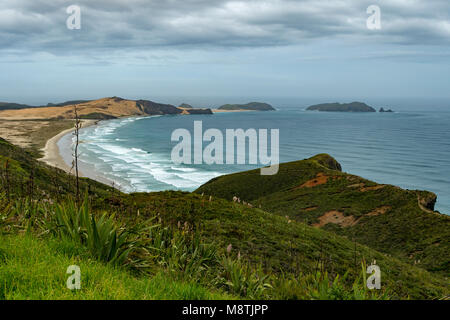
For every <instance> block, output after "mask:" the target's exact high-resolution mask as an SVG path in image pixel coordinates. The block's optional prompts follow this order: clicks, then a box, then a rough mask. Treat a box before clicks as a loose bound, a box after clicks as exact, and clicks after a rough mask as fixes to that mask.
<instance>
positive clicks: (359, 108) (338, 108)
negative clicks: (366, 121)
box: [306, 102, 376, 112]
mask: <svg viewBox="0 0 450 320" xmlns="http://www.w3.org/2000/svg"><path fill="white" fill-rule="evenodd" d="M306 110H309V111H323V112H376V110H375V109H374V108H372V107H371V106H368V105H367V104H365V103H364V102H352V103H338V102H335V103H322V104H316V105H313V106H310V107H308V108H307V109H306Z"/></svg>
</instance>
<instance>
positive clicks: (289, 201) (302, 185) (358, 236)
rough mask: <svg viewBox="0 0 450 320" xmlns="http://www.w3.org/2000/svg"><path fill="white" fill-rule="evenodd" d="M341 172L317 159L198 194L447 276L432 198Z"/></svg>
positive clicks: (448, 235)
mask: <svg viewBox="0 0 450 320" xmlns="http://www.w3.org/2000/svg"><path fill="white" fill-rule="evenodd" d="M340 170H341V166H340V165H339V164H338V163H337V161H336V160H335V159H333V158H332V157H330V156H328V155H318V156H315V157H313V158H310V159H307V160H302V161H295V162H290V163H285V164H282V165H281V166H280V170H279V172H278V174H277V175H274V176H261V175H260V172H259V170H253V171H248V172H243V173H236V174H231V175H227V176H222V177H218V178H215V179H213V180H211V181H210V182H208V183H206V184H205V185H203V186H201V187H200V188H199V189H198V190H197V191H196V192H197V193H205V194H208V195H213V196H215V197H220V198H224V199H228V200H231V199H232V198H233V197H234V196H237V197H239V198H240V199H242V200H243V201H246V202H250V203H251V204H252V205H253V206H255V207H261V208H262V209H263V210H265V211H268V212H271V213H274V214H277V215H280V216H283V217H285V216H287V217H288V218H289V219H291V220H294V221H298V222H306V223H308V224H309V225H312V226H314V227H317V228H322V229H325V230H328V231H332V232H334V233H336V234H339V235H343V236H346V237H347V238H348V239H355V240H356V241H357V242H359V243H362V244H365V245H367V246H370V247H371V248H374V249H376V250H378V251H381V252H384V253H386V254H390V255H393V256H396V257H398V258H401V259H402V260H403V261H405V262H406V263H409V264H411V265H414V264H416V265H417V266H420V267H422V268H424V269H427V270H429V271H436V272H440V273H442V274H444V275H446V276H449V272H450V264H449V261H450V217H449V216H447V215H442V214H439V213H437V212H434V211H433V209H434V203H435V201H436V196H435V195H434V194H433V193H430V192H426V191H415V190H403V189H401V188H398V187H395V186H391V185H380V184H377V183H375V182H372V181H369V180H366V179H363V178H361V177H358V176H354V175H351V174H347V173H344V172H341V171H340Z"/></svg>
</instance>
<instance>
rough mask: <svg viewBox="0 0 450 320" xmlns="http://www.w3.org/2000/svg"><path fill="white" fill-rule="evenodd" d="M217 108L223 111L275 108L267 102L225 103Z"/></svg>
mask: <svg viewBox="0 0 450 320" xmlns="http://www.w3.org/2000/svg"><path fill="white" fill-rule="evenodd" d="M217 110H222V111H223V110H225V111H238V110H247V111H274V110H275V108H274V107H272V106H271V105H270V104H268V103H263V102H250V103H247V104H225V105H223V106H221V107H219V108H218V109H217Z"/></svg>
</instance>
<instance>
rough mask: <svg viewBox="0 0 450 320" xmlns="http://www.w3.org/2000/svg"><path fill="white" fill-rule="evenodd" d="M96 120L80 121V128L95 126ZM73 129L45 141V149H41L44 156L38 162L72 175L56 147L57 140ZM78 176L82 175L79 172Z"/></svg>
mask: <svg viewBox="0 0 450 320" xmlns="http://www.w3.org/2000/svg"><path fill="white" fill-rule="evenodd" d="M97 122H98V121H97V120H82V128H87V127H90V126H93V125H96V124H97ZM74 130H75V128H71V129H67V130H63V131H61V132H60V133H58V134H57V135H56V136H54V137H52V138H50V139H49V140H47V142H46V144H45V147H44V148H42V149H41V151H42V152H43V153H44V156H43V157H42V158H40V159H38V160H39V161H42V162H44V163H45V164H47V165H49V166H51V167H55V168H58V169H61V170H63V171H65V172H67V173H69V174H70V173H73V172H72V171H73V170H72V169H71V167H70V166H69V165H68V164H67V163H66V161H65V160H64V158H63V156H62V154H61V151H60V148H59V146H58V142H59V140H61V139H62V138H63V137H64V136H66V135H67V134H69V133H71V132H73V131H74ZM79 174H80V176H84V175H83V173H81V172H79Z"/></svg>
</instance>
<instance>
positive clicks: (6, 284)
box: [0, 235, 234, 300]
mask: <svg viewBox="0 0 450 320" xmlns="http://www.w3.org/2000/svg"><path fill="white" fill-rule="evenodd" d="M82 249H83V248H82V247H79V246H76V245H75V244H74V243H73V242H72V241H69V240H65V239H51V238H50V239H45V240H44V239H41V240H39V239H36V237H34V236H29V235H0V300H4V299H20V300H22V299H37V300H40V299H45V300H53V299H56V300H59V299H64V300H65V299H70V300H72V299H77V300H78V299H94V300H109V299H112V300H116V299H125V300H127V299H140V300H151V299H176V300H179V299H182V300H185V299H188V300H198V299H206V300H209V299H219V300H220V299H233V298H234V297H233V296H231V295H229V294H225V293H221V292H220V291H219V290H214V289H212V288H207V287H205V286H202V285H200V284H198V283H193V282H191V281H180V280H175V279H173V278H171V277H168V276H167V275H166V274H165V273H164V272H163V271H159V272H157V273H155V274H153V275H146V276H135V275H133V274H132V273H130V272H129V271H127V270H126V269H124V268H118V267H116V266H113V265H110V264H105V263H102V262H99V261H96V260H93V259H89V255H88V253H87V252H83V250H82ZM70 265H78V266H80V269H81V290H74V291H71V290H69V289H68V288H67V287H66V281H67V278H68V277H69V275H68V274H66V270H67V267H68V266H70Z"/></svg>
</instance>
